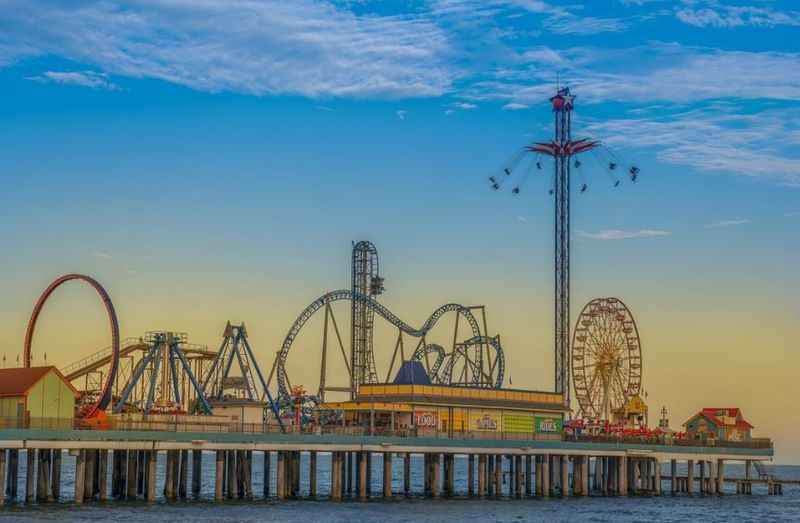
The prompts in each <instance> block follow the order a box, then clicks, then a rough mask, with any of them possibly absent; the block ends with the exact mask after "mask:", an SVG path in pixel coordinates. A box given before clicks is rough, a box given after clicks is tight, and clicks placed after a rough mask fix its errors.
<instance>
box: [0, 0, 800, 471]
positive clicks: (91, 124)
mask: <svg viewBox="0 0 800 523" xmlns="http://www.w3.org/2000/svg"><path fill="white" fill-rule="evenodd" d="M798 36H800V6H797V5H796V4H795V3H794V2H790V1H785V2H780V1H769V0H746V1H737V2H733V1H731V2H728V1H722V0H684V1H661V0H607V1H593V2H588V1H586V2H583V3H582V2H580V1H579V0H575V1H574V2H568V3H566V4H556V3H555V2H545V1H538V0H480V1H478V0H430V1H422V0H420V1H404V2H399V1H398V2H372V1H368V0H364V1H310V0H297V1H293V2H277V1H276V2H272V1H258V0H224V1H223V0H201V1H197V0H192V1H189V0H139V1H130V2H116V1H113V0H105V1H102V2H94V1H84V2H80V3H77V4H76V3H73V2H44V1H38V0H26V1H15V0H0V124H1V125H0V144H2V155H0V158H2V160H1V161H0V180H2V190H1V191H0V256H2V260H3V268H4V274H5V277H4V278H3V286H2V292H0V345H1V346H2V353H3V354H2V357H4V358H6V359H5V360H4V362H3V365H6V366H14V365H16V361H17V357H18V355H19V354H20V353H21V350H22V349H21V348H22V342H23V337H24V332H25V326H26V324H27V321H28V317H29V315H30V311H31V308H32V307H33V304H34V303H35V301H36V299H37V297H38V294H39V293H40V292H41V291H42V290H43V289H44V288H45V287H46V286H47V284H48V283H49V282H50V281H51V280H52V279H54V278H55V277H57V276H58V275H60V274H64V273H68V272H81V273H85V274H89V275H92V276H93V277H95V278H97V279H98V280H99V281H100V282H101V283H102V284H103V285H104V286H105V287H106V289H107V290H108V292H109V293H110V295H111V297H112V299H113V301H114V304H115V307H116V309H117V312H118V314H119V316H120V324H121V331H122V336H123V337H128V336H140V335H142V334H144V333H145V332H146V331H149V330H173V331H180V332H187V333H188V334H189V338H190V340H191V341H193V342H195V343H201V344H207V345H209V346H216V345H218V344H219V343H220V341H221V339H222V331H223V328H224V326H225V323H226V322H227V321H228V320H231V321H244V322H245V323H246V325H247V327H248V331H249V333H250V339H251V343H252V345H253V346H254V348H255V351H256V353H257V355H258V357H259V360H260V363H261V366H262V368H266V369H269V368H270V366H271V364H272V361H273V358H274V354H275V351H277V350H278V348H279V347H280V345H281V342H282V340H283V337H284V336H285V335H286V332H287V330H288V328H289V326H290V325H291V323H292V321H293V320H294V318H295V317H296V316H297V315H298V314H299V313H300V311H301V310H302V309H303V308H304V307H305V306H306V305H307V304H308V303H310V302H311V301H313V300H314V299H315V298H316V297H317V296H319V295H321V294H323V293H324V292H326V291H329V290H333V289H338V288H347V287H348V284H349V256H350V249H351V242H353V241H358V240H370V241H372V242H374V243H375V244H376V246H377V248H378V250H379V252H380V256H381V272H382V275H383V276H384V277H385V278H386V289H387V290H386V293H385V294H384V295H383V296H381V298H380V299H381V301H382V303H384V304H385V305H386V306H388V307H389V308H390V309H391V310H393V311H394V312H395V313H396V314H397V315H398V316H400V317H401V318H402V319H404V320H405V321H406V322H408V323H411V324H412V325H419V324H421V323H422V322H423V321H424V320H425V319H426V318H427V316H428V315H429V314H430V313H431V312H432V311H433V310H434V309H435V308H436V307H437V306H438V305H440V304H442V303H448V302H458V303H463V304H469V305H473V304H483V305H485V306H486V310H487V314H488V323H489V330H490V331H491V333H492V334H495V333H499V334H500V335H501V339H502V343H503V347H504V349H505V353H506V358H507V367H508V369H509V370H508V378H510V380H511V382H512V383H511V385H512V386H513V387H515V388H531V389H537V390H543V389H550V388H551V387H552V386H553V355H552V346H553V341H552V340H553V329H552V325H553V312H552V308H553V298H552V293H553V283H552V279H553V275H552V264H553V262H552V256H553V252H552V250H553V239H552V228H553V217H552V213H553V202H552V198H551V197H550V196H549V195H548V190H549V188H550V185H551V183H552V179H551V177H552V174H551V169H552V165H551V164H550V163H548V162H547V161H546V160H545V159H541V161H542V163H543V164H544V165H543V169H542V170H541V171H540V170H538V169H536V168H535V159H527V160H525V161H526V162H528V163H525V164H521V167H520V168H519V169H518V170H517V171H515V175H514V177H513V179H511V180H509V181H508V182H507V183H504V185H503V188H502V189H501V190H499V191H496V192H495V191H492V190H491V189H490V187H489V182H488V177H489V176H497V175H499V174H500V173H501V172H502V169H503V167H504V166H505V165H507V164H508V161H509V158H511V157H513V156H514V155H515V154H516V153H517V151H519V150H520V149H521V148H522V147H523V146H525V145H526V144H529V143H531V142H533V141H536V140H548V139H549V137H550V136H551V134H552V128H551V125H552V114H551V112H550V107H549V104H548V101H547V99H548V98H549V96H552V94H553V92H554V91H555V89H556V87H557V86H563V85H569V86H570V87H571V88H572V91H573V93H574V94H575V95H576V96H577V97H576V99H575V104H576V109H575V114H574V125H573V134H574V135H575V136H576V137H592V138H594V139H597V140H600V141H601V142H602V144H603V147H602V148H601V149H600V150H599V151H598V152H597V153H592V154H588V155H586V157H585V158H584V159H583V162H582V165H581V167H580V168H579V169H575V177H576V178H575V182H574V183H575V187H576V188H577V187H579V186H582V185H584V184H585V185H586V187H587V190H586V192H584V193H580V192H578V191H576V193H575V194H574V195H573V200H572V213H573V214H572V218H573V252H572V255H573V265H572V314H573V321H574V320H575V317H576V315H577V313H578V312H579V310H580V308H581V307H582V306H583V304H585V303H586V302H588V301H589V300H591V299H592V298H595V297H600V296H616V297H619V298H621V299H622V300H623V301H624V302H625V303H626V304H627V305H628V307H629V308H630V309H631V311H632V313H633V315H634V317H635V318H636V321H637V324H638V328H639V332H640V334H641V338H642V346H643V359H644V378H643V385H644V389H645V390H646V392H647V401H648V403H649V405H650V410H651V423H654V422H655V421H656V420H657V418H658V412H659V411H660V410H661V407H662V406H664V407H666V408H667V409H668V411H669V417H670V421H671V424H672V426H673V427H678V426H680V424H681V423H683V421H685V420H686V419H687V418H688V417H689V416H690V415H691V414H693V413H694V412H696V411H697V410H699V409H700V408H702V407H717V406H719V407H729V406H736V407H741V408H742V409H743V411H744V414H745V416H746V417H747V418H748V419H749V421H750V422H751V423H752V424H753V425H755V427H756V429H755V432H754V435H756V436H769V437H772V438H774V439H775V441H776V459H777V461H779V462H782V463H796V464H800V438H798V437H797V436H798V432H797V427H798V426H800V409H798V407H797V398H798V397H799V396H800V386H799V385H798V382H797V375H798V370H800V353H799V352H798V349H799V348H800V347H798V345H797V343H798V342H797V340H798V338H800V321H798V320H800V305H798V295H799V294H800V292H799V291H800V279H798V277H797V274H796V267H797V266H798V261H800V246H799V245H798V225H800V154H798V152H797V149H798V145H800V123H798V122H800V118H798V117H799V116H800V103H798V100H799V99H800V38H798ZM609 159H615V160H616V161H617V162H618V163H619V164H620V165H621V166H623V167H624V168H627V167H628V166H632V165H635V166H637V167H639V168H640V169H641V173H640V175H639V179H638V181H637V183H635V184H634V183H631V181H630V180H629V179H628V178H627V177H626V176H624V175H623V176H620V177H619V179H620V181H621V183H620V186H619V187H616V188H615V187H614V181H615V178H614V173H609V172H608V169H607V164H608V162H609V161H610V160H609ZM517 184H519V186H520V194H517V195H515V194H513V193H512V192H511V190H510V189H511V188H512V187H513V186H516V185H517ZM336 315H337V319H338V321H339V323H340V324H342V325H344V326H346V325H347V324H348V323H349V322H348V317H349V312H348V311H347V308H346V307H340V308H338V309H336ZM320 325H321V323H320V321H319V320H318V319H316V320H313V321H312V322H311V323H310V324H309V328H308V329H307V330H304V332H303V333H302V334H301V336H300V337H299V338H298V341H297V342H296V343H295V345H294V347H293V348H292V353H291V354H290V356H289V363H288V365H289V370H290V373H293V374H292V375H294V376H296V378H294V379H293V381H294V382H295V383H298V382H300V383H303V384H304V385H305V386H306V388H308V389H312V390H313V389H314V388H315V387H316V383H317V380H318V377H317V376H318V372H319V371H318V365H319V363H318V361H319V354H320V338H321V332H320V331H321V327H320ZM344 329H345V330H347V329H346V327H344ZM377 329H378V331H377V339H376V359H377V360H378V366H379V368H383V369H386V368H387V365H388V360H389V359H390V357H391V351H392V348H393V346H394V345H393V343H394V338H393V336H395V334H394V333H393V332H392V331H391V329H390V328H388V327H386V326H385V325H379V326H378V327H377ZM108 336H109V335H108V332H107V330H106V325H105V319H104V312H103V309H102V306H101V305H100V304H99V302H98V301H97V299H96V297H95V296H94V295H93V293H92V291H91V290H90V289H88V288H83V287H82V286H81V285H79V284H75V283H72V284H69V285H67V286H65V287H64V288H62V289H59V291H58V295H55V296H54V299H53V300H51V301H50V302H49V303H48V304H47V307H46V308H45V311H44V313H43V315H42V317H41V320H40V324H39V329H38V331H37V335H36V338H35V342H34V363H37V362H38V363H41V362H44V361H45V354H46V357H47V360H46V361H47V362H50V363H54V364H56V365H64V364H67V363H70V362H72V361H74V360H77V359H80V358H82V357H84V356H88V355H89V354H91V353H93V352H94V351H96V350H98V349H100V348H102V347H104V346H106V345H108V343H109V341H108ZM449 337H452V334H451V331H448V326H447V325H443V326H442V327H441V330H440V331H437V333H434V334H433V335H432V336H431V339H429V341H438V342H439V343H442V344H445V345H446V344H448V343H452V340H450V341H448V338H449ZM338 372H339V374H338V375H339V377H340V378H341V369H340V370H339V371H338ZM383 372H386V370H384V371H383Z"/></svg>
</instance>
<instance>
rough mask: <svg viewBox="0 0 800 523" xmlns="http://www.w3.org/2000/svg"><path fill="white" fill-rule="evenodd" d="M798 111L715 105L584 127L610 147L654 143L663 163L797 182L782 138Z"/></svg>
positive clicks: (797, 164)
mask: <svg viewBox="0 0 800 523" xmlns="http://www.w3.org/2000/svg"><path fill="white" fill-rule="evenodd" d="M798 117H800V111H797V110H780V111H778V110H765V111H761V112H758V113H754V114H736V113H734V112H732V111H731V110H729V109H726V108H724V107H717V108H708V109H704V110H692V111H684V112H678V113H670V112H667V111H664V112H662V113H661V115H660V116H659V117H657V118H644V117H637V118H625V119H612V120H607V121H600V122H590V123H589V124H588V125H587V127H586V128H587V131H588V132H590V133H591V134H593V135H595V136H597V137H598V138H600V139H601V140H603V141H604V142H605V143H606V144H608V145H610V146H612V147H614V146H625V147H629V148H653V149H655V150H656V156H657V157H658V159H660V160H662V161H665V162H667V163H671V164H675V165H687V166H691V167H694V168H696V169H699V170H701V171H709V172H719V173H730V174H737V175H741V176H749V177H758V178H764V179H770V180H773V181H777V182H780V183H783V184H786V185H789V186H798V187H800V158H797V157H796V156H793V155H791V150H792V148H791V146H790V144H789V143H788V142H786V141H785V140H784V136H786V132H787V130H788V129H791V127H792V126H795V125H797V123H796V122H797V119H798Z"/></svg>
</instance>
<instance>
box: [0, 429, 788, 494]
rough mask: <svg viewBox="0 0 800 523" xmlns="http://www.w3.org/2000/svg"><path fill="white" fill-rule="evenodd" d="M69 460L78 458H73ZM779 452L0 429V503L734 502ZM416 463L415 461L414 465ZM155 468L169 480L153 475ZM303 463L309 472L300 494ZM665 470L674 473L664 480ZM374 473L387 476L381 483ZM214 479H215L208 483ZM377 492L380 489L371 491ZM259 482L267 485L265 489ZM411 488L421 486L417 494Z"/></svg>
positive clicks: (772, 487)
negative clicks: (462, 487)
mask: <svg viewBox="0 0 800 523" xmlns="http://www.w3.org/2000/svg"><path fill="white" fill-rule="evenodd" d="M65 453H69V454H70V455H71V456H74V458H75V459H74V461H73V460H66V459H65ZM772 453H773V451H772V449H771V448H744V447H702V446H680V445H661V444H646V443H623V442H617V443H601V442H588V441H587V442H582V441H536V440H489V439H454V438H446V437H442V438H426V437H397V436H348V435H341V434H322V435H308V434H281V433H261V434H259V433H206V432H162V431H80V430H36V429H7V430H0V496H2V498H1V499H2V501H5V502H25V503H52V502H57V501H60V500H62V499H63V498H72V499H73V500H74V503H77V504H82V503H91V502H95V501H108V500H111V499H119V500H122V499H125V500H141V501H143V502H155V501H156V500H158V499H161V498H162V497H163V499H165V500H168V501H170V500H178V499H190V498H192V499H198V498H201V485H203V483H204V482H205V483H206V484H207V483H208V482H209V481H211V480H212V479H213V485H214V490H213V498H214V500H215V501H217V502H224V501H225V500H229V499H242V500H253V499H258V498H261V499H264V498H267V499H272V498H277V499H278V500H285V499H298V498H301V497H303V498H306V497H307V498H313V499H328V500H330V501H333V502H339V501H342V500H348V499H349V500H357V501H368V500H370V499H376V498H383V499H390V498H397V497H407V496H425V497H429V498H445V497H447V498H450V497H454V496H456V495H458V496H459V497H463V496H464V495H466V496H467V497H481V498H506V499H525V498H532V497H539V498H564V497H569V496H635V495H648V496H659V495H665V494H670V495H693V494H695V495H721V494H722V493H723V489H722V485H723V484H724V483H725V482H726V481H729V482H730V481H735V482H736V484H737V489H736V492H737V493H740V494H750V493H752V484H753V483H756V482H758V481H759V480H758V479H755V478H750V472H749V471H750V468H751V467H750V464H751V463H754V462H763V461H769V460H770V459H771V457H772ZM259 454H260V455H261V456H260V459H258V460H256V459H255V456H258V455H259ZM321 454H325V455H326V456H330V458H329V459H330V468H329V471H330V479H329V481H328V482H327V483H328V488H327V491H321V490H320V489H319V488H318V484H319V483H318V477H319V463H320V459H319V457H320V455H321ZM23 455H24V456H25V458H24V462H25V465H26V469H25V470H26V473H25V476H24V484H18V483H17V478H18V476H19V473H20V471H21V470H20V461H21V458H22V456H23ZM301 455H303V456H304V457H305V459H303V460H301ZM412 455H413V456H416V457H417V458H416V459H414V460H412ZM419 456H421V457H422V459H419ZM456 457H458V458H459V460H460V461H462V462H464V461H465V462H466V465H467V466H466V471H464V470H463V469H464V467H457V466H456ZM204 459H210V460H213V463H214V465H215V466H214V467H213V468H208V467H206V468H203V466H202V461H203V460H204ZM326 459H328V458H327V457H326ZM68 461H69V463H70V465H69V466H71V467H74V470H72V471H71V472H72V477H74V478H75V480H74V492H73V493H72V496H70V495H69V494H65V493H64V491H63V489H62V487H63V481H62V479H61V478H62V477H63V476H64V473H65V470H64V468H65V463H67V462H68ZM376 462H377V463H378V464H379V465H376ZM678 462H685V463H687V465H688V467H689V474H688V475H685V476H678V475H677V463H678ZM732 462H739V463H746V464H748V467H747V469H746V470H747V471H748V476H747V477H746V478H745V479H733V478H726V477H725V470H726V469H725V466H726V464H729V463H732ZM159 463H160V464H161V465H162V466H163V474H161V478H160V479H161V482H159V481H158V476H157V474H156V469H157V466H158V465H159ZM254 464H259V465H260V466H254ZM301 466H302V467H306V468H307V469H306V474H305V475H304V477H306V478H307V481H306V484H307V489H306V490H305V491H304V492H303V493H301V490H300V478H301V475H303V474H302V473H301ZM664 466H669V470H670V473H668V474H664V473H662V470H663V469H662V467H664ZM273 467H274V471H273ZM377 468H380V469H381V470H382V474H381V475H379V476H377V477H374V471H375V470H376V469H377ZM209 470H213V478H203V477H202V475H203V473H204V472H206V473H208V471H209ZM395 470H397V471H398V472H399V471H402V477H400V475H399V474H397V475H395V474H393V471H395ZM459 471H461V472H462V473H463V472H466V483H467V487H466V491H465V492H459V493H456V490H455V484H456V475H457V474H458V473H459ZM264 478H267V481H264ZM462 479H463V478H462ZM256 480H258V481H256ZM414 480H416V481H414ZM420 480H421V481H420ZM376 483H380V488H374V487H375V484H376ZM767 483H768V493H769V494H781V493H782V486H781V485H780V484H781V482H774V481H768V482H767ZM254 484H259V485H262V488H261V489H260V491H259V492H256V491H255V490H254V487H253V486H254ZM412 485H422V487H423V488H421V489H417V490H416V491H414V490H412Z"/></svg>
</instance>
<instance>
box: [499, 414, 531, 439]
mask: <svg viewBox="0 0 800 523" xmlns="http://www.w3.org/2000/svg"><path fill="white" fill-rule="evenodd" d="M533 427H534V424H533V416H532V415H531V414H509V413H507V412H506V413H504V414H503V432H525V433H528V434H532V433H533Z"/></svg>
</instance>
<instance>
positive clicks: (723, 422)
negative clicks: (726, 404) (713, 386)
mask: <svg viewBox="0 0 800 523" xmlns="http://www.w3.org/2000/svg"><path fill="white" fill-rule="evenodd" d="M683 425H684V427H686V434H687V436H688V437H689V438H690V439H699V440H704V439H716V440H721V441H750V440H751V439H752V438H751V435H750V431H751V430H752V429H753V426H752V425H751V424H750V423H748V422H747V420H745V419H744V416H742V411H741V409H738V408H718V407H713V408H708V407H707V408H704V409H703V410H701V411H700V412H698V413H697V414H695V415H694V416H692V417H691V418H689V419H688V420H687V421H686V423H684V424H683Z"/></svg>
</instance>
